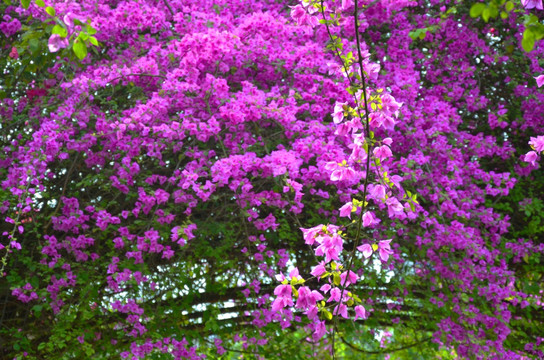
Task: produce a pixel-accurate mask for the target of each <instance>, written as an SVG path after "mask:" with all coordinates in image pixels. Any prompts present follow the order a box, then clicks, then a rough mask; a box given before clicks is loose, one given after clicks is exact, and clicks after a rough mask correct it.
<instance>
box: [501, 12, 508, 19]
mask: <svg viewBox="0 0 544 360" xmlns="http://www.w3.org/2000/svg"><path fill="white" fill-rule="evenodd" d="M507 18H508V13H506V12H505V11H501V19H507Z"/></svg>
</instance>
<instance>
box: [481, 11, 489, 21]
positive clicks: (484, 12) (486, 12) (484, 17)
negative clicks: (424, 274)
mask: <svg viewBox="0 0 544 360" xmlns="http://www.w3.org/2000/svg"><path fill="white" fill-rule="evenodd" d="M490 15H491V11H490V10H489V8H485V9H484V11H482V19H484V21H485V22H488V21H489V16H490Z"/></svg>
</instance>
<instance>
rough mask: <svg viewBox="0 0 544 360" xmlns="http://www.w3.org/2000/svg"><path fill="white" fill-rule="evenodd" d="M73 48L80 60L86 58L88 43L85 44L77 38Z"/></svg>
mask: <svg viewBox="0 0 544 360" xmlns="http://www.w3.org/2000/svg"><path fill="white" fill-rule="evenodd" d="M72 50H73V51H74V54H76V56H77V58H78V59H79V60H83V59H85V56H87V45H85V43H84V42H83V41H77V40H76V42H75V43H74V47H73V48H72Z"/></svg>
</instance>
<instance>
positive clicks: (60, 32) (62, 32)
mask: <svg viewBox="0 0 544 360" xmlns="http://www.w3.org/2000/svg"><path fill="white" fill-rule="evenodd" d="M51 33H52V34H58V35H59V36H60V37H62V38H65V37H66V36H68V31H67V30H66V29H65V28H63V27H62V26H60V25H55V26H53V30H51Z"/></svg>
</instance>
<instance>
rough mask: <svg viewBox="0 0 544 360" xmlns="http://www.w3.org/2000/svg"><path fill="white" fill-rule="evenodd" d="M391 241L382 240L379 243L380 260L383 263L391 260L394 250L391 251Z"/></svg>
mask: <svg viewBox="0 0 544 360" xmlns="http://www.w3.org/2000/svg"><path fill="white" fill-rule="evenodd" d="M391 240H392V239H388V240H381V241H380V242H379V243H378V252H379V253H380V258H381V259H382V261H387V260H388V259H389V255H391V254H393V250H391V245H390V243H391Z"/></svg>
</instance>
